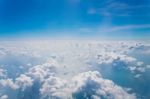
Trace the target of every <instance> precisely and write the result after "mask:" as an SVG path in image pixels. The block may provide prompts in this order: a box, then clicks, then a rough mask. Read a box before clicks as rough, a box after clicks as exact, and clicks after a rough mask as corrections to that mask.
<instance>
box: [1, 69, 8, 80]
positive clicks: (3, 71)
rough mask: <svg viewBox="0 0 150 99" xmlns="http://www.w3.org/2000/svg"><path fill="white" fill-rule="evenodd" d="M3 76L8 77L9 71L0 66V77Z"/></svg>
mask: <svg viewBox="0 0 150 99" xmlns="http://www.w3.org/2000/svg"><path fill="white" fill-rule="evenodd" d="M1 77H2V78H6V77H7V72H6V70H4V69H1V68H0V78H1Z"/></svg>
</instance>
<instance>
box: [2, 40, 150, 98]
mask: <svg viewBox="0 0 150 99" xmlns="http://www.w3.org/2000/svg"><path fill="white" fill-rule="evenodd" d="M7 43H8V44H10V45H11V47H10V48H9V47H6V46H5V47H4V46H3V50H4V49H7V51H6V52H5V54H6V55H10V56H11V57H13V55H17V57H18V59H20V60H21V61H20V62H23V63H24V64H22V65H17V66H16V59H14V60H12V59H13V58H9V57H5V60H7V62H8V60H11V62H12V63H11V64H9V65H5V64H3V62H2V61H3V58H4V57H0V63H1V68H2V69H0V71H1V72H0V73H1V74H2V75H3V74H5V73H4V72H5V71H7V73H8V74H14V73H16V72H14V71H13V70H16V69H17V68H19V67H23V68H22V69H23V71H20V70H21V69H19V71H20V72H19V73H18V75H17V76H9V75H8V76H6V77H5V78H2V79H0V87H1V89H0V92H2V93H1V94H0V95H2V94H6V95H8V97H12V95H11V94H10V93H13V92H14V93H13V95H16V97H15V98H14V99H21V98H27V96H31V97H32V98H33V99H34V98H35V99H36V97H38V98H41V99H43V98H57V99H67V98H69V99H82V98H83V99H84V98H85V97H86V98H90V99H97V98H100V97H101V98H106V99H135V98H136V96H135V94H132V93H134V92H131V91H127V90H126V88H124V87H123V86H121V84H122V83H121V82H119V83H121V84H118V82H116V81H115V80H114V79H111V77H112V76H113V77H114V78H115V77H118V76H117V74H118V73H117V72H115V73H116V74H115V75H114V74H111V73H112V71H113V70H118V68H119V70H120V71H119V72H121V71H124V70H126V71H127V73H128V74H126V76H128V75H130V73H132V74H131V75H133V77H135V78H140V77H142V75H143V74H144V73H145V72H146V70H148V68H149V65H147V64H146V63H145V62H144V61H142V60H138V59H137V58H136V57H135V56H133V55H132V53H135V52H136V51H137V52H138V53H140V52H141V51H142V52H143V51H146V50H148V49H149V43H145V42H144V41H121V40H120V41H98V40H52V41H44V42H43V43H42V42H41V41H37V42H31V41H29V42H26V44H24V43H22V42H20V43H19V44H18V45H17V46H16V45H14V43H10V42H7ZM7 43H6V45H7ZM20 44H21V45H20ZM1 45H3V44H1ZM10 45H9V46H10ZM19 45H20V46H21V47H18V46H19ZM7 46H8V45H7ZM10 52H11V54H8V53H10ZM16 52H17V54H16ZM34 53H35V54H34ZM140 55H141V54H140ZM24 56H25V57H24ZM30 56H32V57H33V58H36V59H37V58H38V59H39V61H40V62H39V61H37V60H32V61H28V60H30V58H29V57H30ZM37 56H40V57H37ZM22 57H23V58H22ZM15 58H16V57H15ZM104 64H105V65H104ZM11 66H14V67H11ZM26 66H27V67H28V68H25V67H26ZM6 67H7V68H6ZM10 67H11V69H10ZM103 67H105V68H106V69H109V70H108V72H107V71H106V72H105V70H103ZM8 69H10V70H8ZM24 69H26V70H24ZM101 70H102V71H104V72H105V73H106V74H108V75H109V73H110V75H109V77H108V78H110V79H108V78H105V75H104V72H101ZM12 71H13V72H12ZM120 77H122V78H120V79H121V80H127V78H125V77H123V76H122V75H120ZM130 77H131V76H130ZM138 80H139V79H137V80H134V81H133V82H138ZM139 82H140V81H139ZM119 85H120V86H119ZM135 86H136V84H135ZM127 87H129V88H131V89H132V88H133V90H135V89H134V87H132V86H127ZM8 89H12V90H9V91H8ZM12 91H13V92H12ZM35 91H36V92H35ZM135 92H136V91H135ZM18 94H19V95H18ZM28 99H30V98H28Z"/></svg>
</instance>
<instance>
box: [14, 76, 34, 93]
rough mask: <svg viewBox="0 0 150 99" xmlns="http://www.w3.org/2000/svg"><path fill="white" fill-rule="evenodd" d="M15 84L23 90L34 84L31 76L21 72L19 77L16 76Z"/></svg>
mask: <svg viewBox="0 0 150 99" xmlns="http://www.w3.org/2000/svg"><path fill="white" fill-rule="evenodd" d="M15 84H16V85H17V86H19V88H21V89H22V90H25V89H26V88H27V87H30V86H32V85H33V80H32V79H31V77H28V76H26V75H24V74H21V75H20V76H19V77H18V78H16V82H15Z"/></svg>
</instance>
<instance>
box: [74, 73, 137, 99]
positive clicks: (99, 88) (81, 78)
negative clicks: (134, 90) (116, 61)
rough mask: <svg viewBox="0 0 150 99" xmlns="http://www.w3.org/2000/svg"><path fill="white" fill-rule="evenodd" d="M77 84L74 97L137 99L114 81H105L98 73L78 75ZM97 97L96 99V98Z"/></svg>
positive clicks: (75, 78) (75, 81) (75, 79)
mask: <svg viewBox="0 0 150 99" xmlns="http://www.w3.org/2000/svg"><path fill="white" fill-rule="evenodd" d="M73 82H74V83H75V89H74V96H75V97H80V98H84V99H86V98H90V99H92V98H93V99H96V98H97V97H100V98H105V99H136V97H135V96H134V95H131V94H128V93H127V92H126V91H124V90H123V89H122V88H121V87H119V86H118V85H116V84H114V83H113V82H112V81H110V80H107V79H103V78H102V77H101V75H100V74H99V73H98V72H96V71H93V72H91V71H89V72H85V73H81V74H78V75H77V76H75V77H74V78H73ZM95 97H96V98H95Z"/></svg>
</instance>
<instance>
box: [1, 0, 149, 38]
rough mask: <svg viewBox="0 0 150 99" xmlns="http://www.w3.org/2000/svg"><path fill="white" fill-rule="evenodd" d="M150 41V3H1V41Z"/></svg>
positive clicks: (142, 0) (129, 0)
mask: <svg viewBox="0 0 150 99" xmlns="http://www.w3.org/2000/svg"><path fill="white" fill-rule="evenodd" d="M42 37H43V38H55V37H56V38H121V39H122V38H141V39H142V38H150V0H0V38H42Z"/></svg>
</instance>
